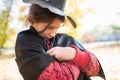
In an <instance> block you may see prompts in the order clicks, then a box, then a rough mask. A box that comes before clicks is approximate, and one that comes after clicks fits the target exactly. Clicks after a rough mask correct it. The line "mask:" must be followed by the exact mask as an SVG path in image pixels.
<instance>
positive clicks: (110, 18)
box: [0, 0, 120, 80]
mask: <svg viewBox="0 0 120 80" xmlns="http://www.w3.org/2000/svg"><path fill="white" fill-rule="evenodd" d="M67 1H68V2H67V7H66V9H65V13H66V14H68V15H69V16H71V17H73V19H74V20H75V21H76V23H77V28H76V29H74V28H73V27H72V25H71V24H70V23H69V22H68V21H67V20H66V24H65V26H64V27H61V28H60V29H59V30H58V33H67V34H69V35H71V36H73V37H74V38H76V39H77V40H78V41H79V42H80V43H81V44H82V45H83V46H84V47H85V48H86V49H88V50H89V51H91V52H93V53H94V54H95V55H96V56H97V58H98V59H99V60H100V63H101V64H102V67H103V70H104V72H105V75H106V78H107V80H119V79H120V5H119V4H120V0H67ZM29 6H30V5H29V4H25V3H23V2H22V0H0V80H23V78H22V76H21V75H20V73H19V71H18V68H17V64H16V62H15V52H14V47H15V41H16V36H17V34H18V33H19V32H20V31H21V30H24V29H27V28H28V26H27V25H26V24H25V19H26V17H27V14H28V10H29ZM92 80H102V78H100V77H92Z"/></svg>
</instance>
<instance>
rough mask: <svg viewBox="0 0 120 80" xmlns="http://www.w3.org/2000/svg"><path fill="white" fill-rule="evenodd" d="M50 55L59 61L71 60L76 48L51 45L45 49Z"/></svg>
mask: <svg viewBox="0 0 120 80" xmlns="http://www.w3.org/2000/svg"><path fill="white" fill-rule="evenodd" d="M47 53H48V54H49V55H50V56H54V57H55V58H56V59H57V60H59V61H64V60H65V61H66V60H71V59H73V58H74V57H75V55H76V50H75V49H74V48H71V47H53V48H51V49H49V50H48V51H47Z"/></svg>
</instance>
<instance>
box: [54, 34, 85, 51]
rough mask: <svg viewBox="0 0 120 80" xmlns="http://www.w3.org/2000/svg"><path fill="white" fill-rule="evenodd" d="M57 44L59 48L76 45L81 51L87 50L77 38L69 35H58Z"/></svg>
mask: <svg viewBox="0 0 120 80" xmlns="http://www.w3.org/2000/svg"><path fill="white" fill-rule="evenodd" d="M56 43H57V46H63V47H66V46H72V45H74V46H76V47H78V48H79V49H80V50H85V48H84V47H83V46H82V45H81V44H80V42H79V41H78V40H76V39H75V38H73V37H72V36H70V35H67V34H57V35H56Z"/></svg>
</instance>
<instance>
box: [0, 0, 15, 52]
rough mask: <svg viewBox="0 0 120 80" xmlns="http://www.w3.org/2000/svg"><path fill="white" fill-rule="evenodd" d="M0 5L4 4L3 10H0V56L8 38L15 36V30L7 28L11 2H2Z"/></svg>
mask: <svg viewBox="0 0 120 80" xmlns="http://www.w3.org/2000/svg"><path fill="white" fill-rule="evenodd" d="M2 3H4V6H3V9H1V10H0V11H1V12H0V15H1V16H0V54H1V49H2V48H4V44H5V43H6V41H7V40H10V36H11V35H13V34H15V30H14V29H12V28H9V18H10V11H11V7H12V4H13V0H2Z"/></svg>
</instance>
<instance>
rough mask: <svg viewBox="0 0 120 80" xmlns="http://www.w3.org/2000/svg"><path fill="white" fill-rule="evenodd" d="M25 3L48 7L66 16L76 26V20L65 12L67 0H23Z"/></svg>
mask: <svg viewBox="0 0 120 80" xmlns="http://www.w3.org/2000/svg"><path fill="white" fill-rule="evenodd" d="M23 2H25V3H30V4H38V5H39V6H40V7H42V8H47V9H49V10H50V11H51V12H53V13H55V14H58V15H60V16H66V17H67V18H68V20H69V21H70V22H71V24H72V25H73V26H74V27H75V28H76V23H75V22H74V20H73V19H72V18H71V17H70V16H68V15H66V14H65V13H64V8H65V4H66V0H23Z"/></svg>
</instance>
